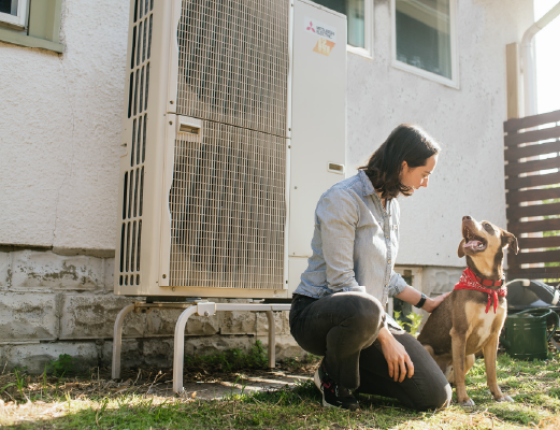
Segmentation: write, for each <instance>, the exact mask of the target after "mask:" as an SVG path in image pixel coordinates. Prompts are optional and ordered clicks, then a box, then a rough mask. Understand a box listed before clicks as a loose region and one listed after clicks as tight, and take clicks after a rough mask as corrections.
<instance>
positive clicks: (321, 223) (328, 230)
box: [295, 170, 407, 306]
mask: <svg viewBox="0 0 560 430" xmlns="http://www.w3.org/2000/svg"><path fill="white" fill-rule="evenodd" d="M399 218H400V209H399V203H398V202H397V200H396V199H391V200H389V201H388V202H387V209H386V210H385V208H384V207H383V203H382V201H381V198H380V197H379V196H378V195H377V193H376V192H375V190H374V188H373V185H372V184H371V181H370V180H369V178H368V177H367V175H366V173H365V172H364V171H362V170H361V171H360V172H359V173H358V174H357V175H355V176H353V177H351V178H348V179H345V180H344V181H342V182H339V183H338V184H336V185H334V186H333V187H332V188H330V189H329V190H328V191H326V192H325V193H324V194H323V195H322V196H321V198H320V199H319V203H317V208H316V210H315V230H314V233H313V240H312V241H311V247H312V249H313V254H312V256H311V257H310V258H309V260H308V266H307V270H305V272H303V274H302V275H301V283H300V284H299V286H298V287H297V289H296V290H295V293H296V294H301V295H304V296H309V297H313V298H315V299H320V298H322V297H326V296H329V295H331V294H334V293H335V292H338V291H357V292H367V293H369V294H371V295H372V296H374V297H375V298H377V299H378V300H379V301H380V302H381V304H382V305H383V306H385V305H386V304H387V300H388V298H389V297H390V296H395V295H398V294H400V293H401V292H402V291H403V290H404V289H405V288H406V286H407V283H406V282H405V281H404V279H403V278H402V277H401V275H399V274H398V273H396V272H395V271H394V270H393V268H394V266H395V260H396V258H397V252H398V250H399Z"/></svg>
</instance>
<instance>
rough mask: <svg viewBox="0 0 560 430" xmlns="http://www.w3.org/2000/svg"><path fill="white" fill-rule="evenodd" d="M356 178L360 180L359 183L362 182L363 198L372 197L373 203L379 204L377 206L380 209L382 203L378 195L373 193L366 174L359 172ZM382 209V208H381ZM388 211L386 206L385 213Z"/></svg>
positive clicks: (373, 190)
mask: <svg viewBox="0 0 560 430" xmlns="http://www.w3.org/2000/svg"><path fill="white" fill-rule="evenodd" d="M358 177H359V178H360V181H361V182H362V190H363V192H364V197H367V196H372V198H373V201H375V202H377V203H379V205H380V206H381V208H383V202H382V201H381V197H379V194H377V192H376V191H375V188H373V185H372V183H371V181H370V179H369V177H368V175H367V174H366V172H365V171H363V170H360V171H359V172H358ZM387 203H388V205H389V204H390V200H389V201H387ZM383 209H384V208H383ZM388 209H389V206H387V210H385V209H384V210H385V211H386V212H387V213H389V212H388Z"/></svg>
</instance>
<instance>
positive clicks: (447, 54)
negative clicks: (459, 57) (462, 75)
mask: <svg viewBox="0 0 560 430" xmlns="http://www.w3.org/2000/svg"><path fill="white" fill-rule="evenodd" d="M392 1H393V12H394V13H393V16H394V22H393V32H394V34H393V48H394V49H393V52H394V61H393V64H394V65H395V66H396V67H398V68H401V69H404V70H407V71H410V72H413V73H416V74H419V75H421V76H424V77H428V78H431V79H434V80H436V81H438V82H441V83H444V84H446V85H450V86H454V87H457V86H458V85H457V61H456V43H455V36H454V33H455V5H456V0H392Z"/></svg>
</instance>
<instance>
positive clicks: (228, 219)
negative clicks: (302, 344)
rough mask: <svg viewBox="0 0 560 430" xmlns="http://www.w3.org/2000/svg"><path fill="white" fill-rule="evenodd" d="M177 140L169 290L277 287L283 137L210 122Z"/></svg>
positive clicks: (280, 268)
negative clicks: (199, 132) (185, 288)
mask: <svg viewBox="0 0 560 430" xmlns="http://www.w3.org/2000/svg"><path fill="white" fill-rule="evenodd" d="M178 137H179V139H177V140H176V142H175V165H174V181H173V186H172V188H171V192H170V208H171V212H172V227H171V235H172V247H171V274H170V283H171V285H174V286H192V287H226V288H240V287H241V288H259V289H260V288H269V289H272V288H274V289H282V288H283V270H284V223H285V217H286V208H285V194H284V193H285V175H286V146H285V145H286V141H285V139H283V138H281V137H278V136H274V135H271V134H266V133H262V132H257V131H253V130H247V129H242V128H238V127H232V126H229V125H225V124H219V123H215V122H212V121H203V128H202V135H201V136H199V135H193V134H188V133H183V134H179V135H178Z"/></svg>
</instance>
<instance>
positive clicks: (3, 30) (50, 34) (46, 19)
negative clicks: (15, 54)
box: [0, 0, 64, 54]
mask: <svg viewBox="0 0 560 430" xmlns="http://www.w3.org/2000/svg"><path fill="white" fill-rule="evenodd" d="M23 2H24V3H25V4H26V5H27V10H26V15H25V26H24V27H22V28H21V27H20V28H16V27H15V26H13V25H11V24H9V23H5V22H3V21H0V42H6V43H11V44H13V45H19V46H24V47H28V48H42V49H46V50H48V51H53V52H56V53H57V54H62V53H63V52H64V45H63V44H62V43H60V37H59V36H60V20H61V16H62V0H40V1H31V2H30V1H29V0H23ZM18 8H19V3H18ZM2 15H7V14H2Z"/></svg>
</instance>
